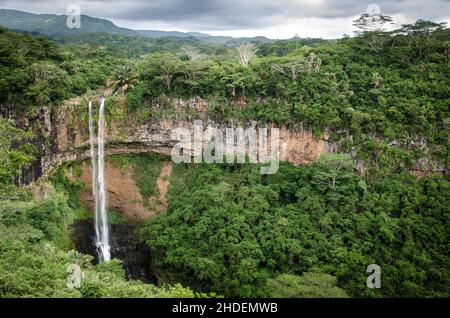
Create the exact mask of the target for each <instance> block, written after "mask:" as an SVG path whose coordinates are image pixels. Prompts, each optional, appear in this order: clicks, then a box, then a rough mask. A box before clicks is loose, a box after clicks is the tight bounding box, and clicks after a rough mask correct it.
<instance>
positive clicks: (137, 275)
mask: <svg viewBox="0 0 450 318" xmlns="http://www.w3.org/2000/svg"><path fill="white" fill-rule="evenodd" d="M93 222H94V220H90V219H87V220H86V219H85V220H78V221H76V222H75V223H74V224H72V225H71V235H72V241H73V242H74V244H75V249H76V250H77V251H78V252H80V253H83V254H89V255H91V256H93V257H94V264H97V263H98V262H99V258H98V253H97V249H96V237H95V229H94V224H93ZM109 226H110V240H111V257H112V258H116V259H119V260H121V261H122V262H123V264H122V266H123V268H124V270H125V274H126V278H127V279H133V280H140V281H142V282H144V283H149V284H154V285H158V278H157V276H156V274H155V272H154V270H153V265H152V261H151V255H150V252H149V250H148V248H147V246H145V244H144V243H141V242H140V241H139V239H138V238H137V237H136V234H135V233H134V231H135V230H136V229H137V226H136V225H132V224H110V225H109Z"/></svg>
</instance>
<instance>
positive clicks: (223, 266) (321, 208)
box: [141, 157, 450, 297]
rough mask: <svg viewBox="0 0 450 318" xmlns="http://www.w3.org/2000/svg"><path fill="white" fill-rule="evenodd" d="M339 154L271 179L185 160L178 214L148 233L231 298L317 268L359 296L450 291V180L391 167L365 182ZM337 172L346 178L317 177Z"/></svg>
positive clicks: (168, 254)
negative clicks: (372, 271) (376, 285)
mask: <svg viewBox="0 0 450 318" xmlns="http://www.w3.org/2000/svg"><path fill="white" fill-rule="evenodd" d="M331 160H332V158H329V157H327V158H325V159H323V160H322V161H319V162H318V163H317V164H314V165H312V166H302V167H294V166H291V165H288V164H284V165H282V166H281V167H280V171H279V172H278V173H277V174H275V175H273V176H261V175H260V174H259V170H258V167H257V166H252V165H244V166H239V165H221V166H218V165H206V164H204V165H189V166H176V167H175V171H174V173H175V175H174V176H173V178H172V183H171V188H170V193H169V198H170V211H169V212H168V213H167V214H164V215H159V216H157V217H155V218H153V219H150V220H148V223H147V226H146V228H145V230H143V231H142V233H141V234H142V236H143V237H144V238H145V239H146V240H147V244H148V246H149V247H150V248H151V250H152V253H153V254H154V255H156V259H157V260H158V261H159V265H160V266H161V267H162V268H168V269H169V271H170V273H171V274H172V275H174V276H175V277H177V279H178V280H179V281H182V282H187V283H188V284H190V285H191V286H195V287H196V288H202V289H204V290H214V291H216V292H219V293H223V294H224V295H226V296H267V294H264V291H266V290H267V288H266V287H265V286H266V284H272V285H274V284H275V285H276V284H280V281H278V282H277V280H275V281H274V280H273V279H275V277H276V276H277V275H279V274H294V275H302V274H303V273H305V272H308V271H314V272H316V273H317V272H318V273H325V274H329V275H333V276H335V277H336V278H337V282H338V286H339V287H340V288H343V289H344V290H345V291H346V292H347V293H348V294H349V295H351V296H356V297H369V296H371V297H377V296H389V297H430V296H439V297H448V295H449V293H450V290H449V287H448V286H450V281H449V277H450V275H449V274H450V272H449V270H450V263H449V258H448V244H447V243H448V240H449V238H450V232H449V229H450V227H449V225H450V224H449V218H448V213H449V206H450V205H449V203H450V201H449V200H450V182H449V181H448V180H446V179H444V178H442V177H431V176H430V177H428V178H424V179H420V180H419V179H417V178H416V177H413V176H411V175H409V174H400V175H397V174H392V175H378V176H374V177H373V180H372V181H370V182H367V183H366V181H364V179H362V178H361V177H360V176H357V175H355V174H353V173H351V172H350V171H349V170H348V169H341V170H339V171H336V170H334V169H333V168H331V167H335V166H336V165H337V163H336V162H335V163H333V162H331V163H330V161H331ZM335 160H336V161H337V162H340V161H342V160H343V159H342V158H340V157H337V158H336V159H335ZM330 171H334V172H333V175H334V176H336V177H337V179H336V180H339V181H338V182H335V183H333V182H332V180H333V178H331V179H325V181H326V182H324V179H323V178H317V176H320V175H329V174H330ZM370 264H378V265H380V266H381V268H382V276H383V278H382V279H383V280H382V284H383V288H382V289H380V290H370V289H368V288H367V287H366V278H367V274H366V273H365V271H366V268H367V266H368V265H370ZM305 279H306V278H305ZM317 279H318V280H319V281H320V280H321V278H320V277H319V278H317ZM323 279H324V281H325V282H327V281H329V279H327V278H323ZM279 280H281V281H282V280H283V277H281V278H280V279H279ZM325 282H324V284H325V285H322V283H320V282H318V283H317V284H318V286H328V287H330V288H331V287H333V284H332V283H325ZM331 282H332V281H331ZM291 284H293V285H294V286H296V287H295V288H294V289H293V290H292V291H291V292H292V293H294V294H296V293H299V294H301V295H306V294H308V293H311V294H314V293H315V292H314V291H313V290H314V288H312V289H311V288H309V287H305V286H303V285H304V284H305V283H304V282H303V280H299V281H298V280H297V279H292V282H291ZM311 284H312V285H313V286H314V285H315V283H311ZM295 290H298V291H295ZM286 292H287V293H288V292H289V291H286ZM274 293H275V294H276V295H280V294H279V293H281V291H275V292H274ZM323 293H324V294H326V293H327V292H326V291H323ZM328 295H331V294H328Z"/></svg>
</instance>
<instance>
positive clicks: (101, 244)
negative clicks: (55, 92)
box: [89, 98, 111, 262]
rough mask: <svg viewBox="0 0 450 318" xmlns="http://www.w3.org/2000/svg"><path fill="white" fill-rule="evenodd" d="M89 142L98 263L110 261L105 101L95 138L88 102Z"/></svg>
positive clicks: (92, 116)
mask: <svg viewBox="0 0 450 318" xmlns="http://www.w3.org/2000/svg"><path fill="white" fill-rule="evenodd" d="M89 142H90V155H91V163H92V169H91V170H92V194H93V196H94V198H95V246H96V249H97V255H98V259H99V262H103V261H109V260H110V259H111V251H110V250H111V246H110V243H109V227H108V214H107V205H106V190H105V99H104V98H102V99H101V100H100V108H99V115H98V128H97V138H96V136H95V127H94V111H93V105H92V101H91V102H89Z"/></svg>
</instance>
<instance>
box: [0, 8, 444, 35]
mask: <svg viewBox="0 0 450 318" xmlns="http://www.w3.org/2000/svg"><path fill="white" fill-rule="evenodd" d="M71 3H77V1H76V0H67V1H66V0H62V1H41V0H33V1H32V0H14V1H12V0H0V6H2V7H4V8H8V9H17V10H23V11H28V12H34V13H58V14H63V13H65V11H66V8H67V5H68V4H71ZM371 3H375V4H376V5H378V6H379V7H380V8H381V10H382V13H383V14H387V15H391V16H393V17H394V18H397V20H398V21H397V22H399V23H406V22H412V21H415V20H417V19H419V18H423V19H430V20H435V21H450V1H449V0H428V1H422V0H390V1H389V0H378V1H374V0H270V1H269V0H267V1H262V0H227V1H224V0H152V1H148V0H147V1H145V0H128V1H125V0H96V1H87V0H83V1H78V4H79V5H80V6H81V9H82V12H83V14H87V15H91V16H95V17H101V18H106V19H110V20H112V21H114V22H116V23H117V24H119V25H121V26H126V27H131V28H140V29H144V28H145V29H164V30H181V31H203V32H210V33H211V32H212V33H215V34H231V35H265V34H267V35H270V36H272V37H290V36H293V35H294V34H296V33H297V34H299V35H301V36H323V37H333V36H340V35H342V33H351V30H352V28H351V21H352V19H353V18H355V17H356V16H358V15H359V14H361V13H364V12H365V11H366V10H367V7H368V5H370V4H371Z"/></svg>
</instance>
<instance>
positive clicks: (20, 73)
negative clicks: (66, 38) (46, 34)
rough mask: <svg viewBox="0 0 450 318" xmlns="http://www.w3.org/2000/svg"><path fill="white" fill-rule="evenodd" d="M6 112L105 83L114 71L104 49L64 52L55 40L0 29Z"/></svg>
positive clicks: (0, 89) (0, 93) (1, 100)
mask: <svg viewBox="0 0 450 318" xmlns="http://www.w3.org/2000/svg"><path fill="white" fill-rule="evenodd" d="M0 35H1V36H0V105H1V108H2V113H4V112H6V111H14V112H16V113H18V112H20V111H21V110H22V111H28V110H30V109H33V108H34V107H36V106H50V105H52V104H58V103H59V102H61V101H62V100H63V99H66V98H69V97H73V96H75V95H76V94H83V93H85V92H86V91H87V90H89V89H94V88H98V87H100V86H103V85H104V84H105V80H106V77H107V76H108V75H109V73H110V72H111V71H112V68H111V67H110V66H111V59H110V58H109V57H108V55H107V54H106V53H105V52H104V51H103V52H102V51H96V50H92V49H86V50H84V51H83V53H81V54H80V55H78V53H79V51H77V50H75V49H74V50H73V51H70V52H66V51H64V50H63V49H62V48H61V47H60V46H58V45H57V44H56V43H55V42H53V41H50V40H47V39H44V38H36V37H32V36H29V35H23V34H18V33H14V32H10V31H7V30H5V29H3V28H0Z"/></svg>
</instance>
